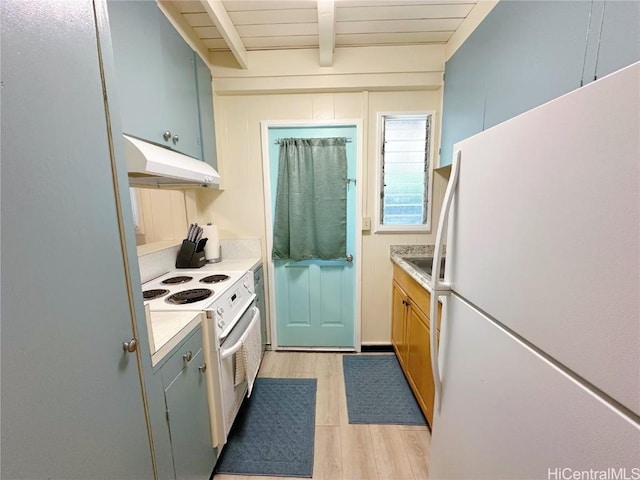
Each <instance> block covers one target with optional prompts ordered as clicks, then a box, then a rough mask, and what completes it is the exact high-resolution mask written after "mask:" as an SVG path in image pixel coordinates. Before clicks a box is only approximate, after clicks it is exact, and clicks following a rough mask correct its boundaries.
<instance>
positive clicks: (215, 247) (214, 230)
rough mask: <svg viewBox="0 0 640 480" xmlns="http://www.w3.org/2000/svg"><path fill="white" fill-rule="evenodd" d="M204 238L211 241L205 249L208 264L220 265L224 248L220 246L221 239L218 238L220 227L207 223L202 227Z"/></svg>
mask: <svg viewBox="0 0 640 480" xmlns="http://www.w3.org/2000/svg"><path fill="white" fill-rule="evenodd" d="M202 230H203V232H204V233H203V234H202V235H203V236H204V237H205V238H208V239H209V241H208V242H207V244H206V245H205V247H204V256H205V258H206V259H207V263H218V262H220V261H221V260H222V247H221V246H220V237H219V236H218V226H217V225H213V224H212V223H207V224H206V225H205V226H203V227H202Z"/></svg>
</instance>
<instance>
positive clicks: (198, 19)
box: [174, 2, 213, 27]
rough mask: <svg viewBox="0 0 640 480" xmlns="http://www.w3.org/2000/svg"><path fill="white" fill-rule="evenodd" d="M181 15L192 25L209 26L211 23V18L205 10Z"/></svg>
mask: <svg viewBox="0 0 640 480" xmlns="http://www.w3.org/2000/svg"><path fill="white" fill-rule="evenodd" d="M174 3H175V2H174ZM182 16H183V17H184V19H185V20H186V21H187V22H189V25H191V26H192V27H209V26H211V25H213V20H211V17H210V16H209V14H208V13H207V12H199V13H183V14H182Z"/></svg>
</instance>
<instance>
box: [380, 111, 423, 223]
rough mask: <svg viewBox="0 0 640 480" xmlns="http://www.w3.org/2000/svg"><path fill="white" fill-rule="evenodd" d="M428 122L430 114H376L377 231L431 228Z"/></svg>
mask: <svg viewBox="0 0 640 480" xmlns="http://www.w3.org/2000/svg"><path fill="white" fill-rule="evenodd" d="M431 124H432V114H431V113H418V114H416V113H411V114H379V138H380V155H379V157H378V158H379V161H378V180H379V182H378V185H379V187H380V192H379V193H380V195H379V201H378V202H377V203H378V208H377V221H376V231H378V232H415V231H428V230H429V229H430V227H431V225H430V224H431V219H430V214H429V211H430V210H431V209H430V208H429V198H430V192H429V159H430V157H431V143H432V142H431V135H432V133H431V131H432V129H431Z"/></svg>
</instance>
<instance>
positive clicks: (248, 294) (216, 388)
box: [142, 267, 260, 448]
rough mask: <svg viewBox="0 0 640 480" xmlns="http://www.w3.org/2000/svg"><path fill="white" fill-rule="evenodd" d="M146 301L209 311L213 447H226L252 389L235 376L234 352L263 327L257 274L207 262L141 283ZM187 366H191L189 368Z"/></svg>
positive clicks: (205, 335)
mask: <svg viewBox="0 0 640 480" xmlns="http://www.w3.org/2000/svg"><path fill="white" fill-rule="evenodd" d="M142 290H143V297H144V299H145V304H146V305H147V306H148V308H149V311H150V312H151V314H152V315H153V314H154V312H155V313H160V312H162V314H163V315H167V314H170V313H171V312H176V313H178V312H194V311H200V312H204V313H205V314H206V315H204V316H202V318H203V319H202V341H203V353H204V359H205V365H206V368H204V369H203V370H201V372H202V373H203V374H204V375H205V376H206V380H207V397H208V403H209V414H210V418H209V420H210V424H211V439H212V446H214V447H218V448H221V447H222V446H223V445H224V444H225V443H226V440H227V435H228V434H229V431H230V429H231V426H232V424H233V421H234V420H235V417H236V415H237V413H238V411H239V409H240V405H241V404H242V401H243V399H244V397H245V396H246V393H247V390H248V383H247V380H246V379H245V380H242V381H240V382H239V383H238V382H237V381H236V361H235V354H236V353H237V352H238V351H239V349H240V348H241V346H242V345H243V342H244V340H245V338H246V337H247V335H248V334H249V332H250V331H251V330H254V329H255V328H257V329H258V330H259V329H260V311H259V310H258V308H257V307H256V294H255V293H254V279H253V273H252V272H250V271H233V270H231V271H226V270H221V269H219V268H215V270H213V269H210V268H206V267H204V268H203V269H201V270H174V271H171V272H169V273H166V274H164V275H162V276H160V277H158V278H155V279H153V280H150V281H148V282H145V283H143V284H142ZM187 368H188V367H187Z"/></svg>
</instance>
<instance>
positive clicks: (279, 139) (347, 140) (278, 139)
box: [273, 137, 351, 145]
mask: <svg viewBox="0 0 640 480" xmlns="http://www.w3.org/2000/svg"><path fill="white" fill-rule="evenodd" d="M318 138H324V137H318ZM282 140H286V139H284V138H277V139H276V141H275V142H273V144H274V145H278V144H279V143H280V142H281V141H282ZM346 142H347V143H351V139H350V138H347V139H346Z"/></svg>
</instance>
